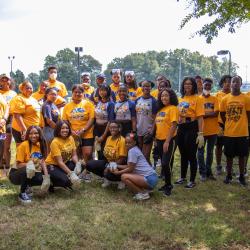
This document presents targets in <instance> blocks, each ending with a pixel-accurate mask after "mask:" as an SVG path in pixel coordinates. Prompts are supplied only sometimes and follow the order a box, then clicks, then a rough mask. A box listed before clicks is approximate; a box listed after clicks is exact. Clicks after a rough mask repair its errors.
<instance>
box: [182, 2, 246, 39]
mask: <svg viewBox="0 0 250 250" xmlns="http://www.w3.org/2000/svg"><path fill="white" fill-rule="evenodd" d="M177 1H179V0H177ZM186 1H187V2H188V5H189V8H190V9H192V10H191V13H189V14H188V15H187V16H186V17H185V18H184V19H183V20H182V22H181V28H183V27H185V25H186V24H187V23H188V22H189V21H190V20H191V19H198V18H201V17H203V16H209V17H210V20H211V22H210V23H207V24H205V25H204V26H203V27H202V28H201V29H200V30H198V31H196V32H195V34H198V35H200V36H205V38H206V42H207V43H211V41H212V40H213V38H214V37H217V36H218V34H219V31H220V30H221V29H223V28H228V32H230V33H234V32H235V31H236V29H237V28H239V27H240V25H241V24H243V23H246V22H249V21H250V1H249V0H206V1H205V0H186Z"/></svg>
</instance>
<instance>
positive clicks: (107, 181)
mask: <svg viewBox="0 0 250 250" xmlns="http://www.w3.org/2000/svg"><path fill="white" fill-rule="evenodd" d="M110 185H111V182H110V181H109V180H108V179H106V178H104V181H103V183H102V187H103V188H106V187H108V186H110Z"/></svg>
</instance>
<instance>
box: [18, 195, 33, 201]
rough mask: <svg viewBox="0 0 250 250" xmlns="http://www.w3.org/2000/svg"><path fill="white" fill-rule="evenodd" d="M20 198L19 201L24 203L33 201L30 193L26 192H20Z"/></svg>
mask: <svg viewBox="0 0 250 250" xmlns="http://www.w3.org/2000/svg"><path fill="white" fill-rule="evenodd" d="M18 199H19V201H21V202H22V203H23V204H28V203H31V202H32V200H31V198H30V196H29V195H28V194H26V193H20V194H19V195H18Z"/></svg>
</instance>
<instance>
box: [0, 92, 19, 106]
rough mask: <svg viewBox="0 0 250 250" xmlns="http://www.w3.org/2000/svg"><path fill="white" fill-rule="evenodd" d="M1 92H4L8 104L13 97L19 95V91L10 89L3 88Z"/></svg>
mask: <svg viewBox="0 0 250 250" xmlns="http://www.w3.org/2000/svg"><path fill="white" fill-rule="evenodd" d="M0 93H1V94H2V96H3V98H4V100H5V101H6V103H7V104H10V101H11V100H12V98H13V97H15V96H16V95H17V93H16V92H15V91H13V90H8V91H2V90H1V91H0Z"/></svg>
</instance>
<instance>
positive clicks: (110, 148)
mask: <svg viewBox="0 0 250 250" xmlns="http://www.w3.org/2000/svg"><path fill="white" fill-rule="evenodd" d="M109 131H110V134H111V136H109V137H108V138H107V141H106V143H105V147H104V156H105V159H104V160H92V161H89V162H88V163H87V165H86V168H87V170H88V171H90V172H92V173H94V174H96V175H98V176H101V177H105V179H104V183H103V185H102V186H103V187H107V186H108V185H109V184H110V181H116V182H117V183H118V188H119V189H121V188H123V187H124V185H123V183H122V182H120V181H121V176H116V175H114V174H112V173H111V171H109V169H111V168H112V167H114V168H115V167H116V166H117V164H122V165H123V164H125V163H126V157H127V151H126V146H125V139H124V137H122V136H121V125H120V124H119V123H118V122H114V121H113V122H111V123H110V125H109Z"/></svg>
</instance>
